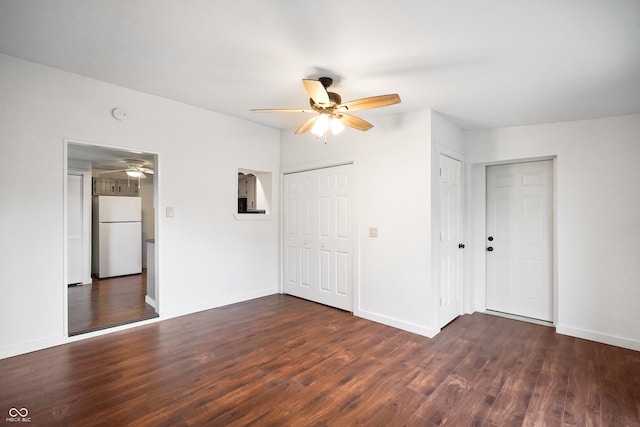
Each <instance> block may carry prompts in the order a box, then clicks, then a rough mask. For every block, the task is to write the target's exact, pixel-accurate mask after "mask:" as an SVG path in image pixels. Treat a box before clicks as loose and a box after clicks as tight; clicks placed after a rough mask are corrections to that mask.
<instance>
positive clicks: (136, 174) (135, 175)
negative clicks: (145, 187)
mask: <svg viewBox="0 0 640 427" xmlns="http://www.w3.org/2000/svg"><path fill="white" fill-rule="evenodd" d="M127 175H129V176H130V177H132V178H140V176H142V172H140V171H127Z"/></svg>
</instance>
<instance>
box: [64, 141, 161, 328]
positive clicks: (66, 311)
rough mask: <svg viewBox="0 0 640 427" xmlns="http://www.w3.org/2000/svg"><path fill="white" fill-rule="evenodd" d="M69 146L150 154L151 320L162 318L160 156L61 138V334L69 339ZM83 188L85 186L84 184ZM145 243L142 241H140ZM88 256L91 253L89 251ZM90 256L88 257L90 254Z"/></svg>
mask: <svg viewBox="0 0 640 427" xmlns="http://www.w3.org/2000/svg"><path fill="white" fill-rule="evenodd" d="M69 144H75V145H86V146H91V147H98V148H103V149H107V150H114V151H130V152H132V153H134V152H143V153H146V154H151V155H153V156H154V165H153V168H154V181H153V208H154V214H153V217H154V224H153V227H154V238H155V241H156V244H155V245H154V254H153V261H154V266H155V269H156V271H155V274H154V285H155V292H156V293H155V297H156V307H155V310H156V313H157V314H158V318H156V319H153V320H154V321H155V320H157V319H159V318H160V317H161V311H160V298H159V294H160V291H159V280H158V277H159V265H160V264H159V258H160V256H159V250H158V237H159V235H160V210H159V208H158V206H161V205H160V190H159V188H160V179H159V170H160V155H159V153H158V152H156V151H148V150H146V149H137V148H131V147H121V146H114V145H105V144H98V143H95V142H88V141H82V140H78V139H68V138H64V139H63V143H62V145H63V150H62V151H63V161H62V167H63V189H62V235H63V239H62V240H63V243H62V266H63V267H62V268H63V270H62V288H61V289H62V304H63V315H62V322H63V323H62V333H63V335H64V336H65V337H67V338H69V292H68V284H67V278H68V277H69V275H68V271H67V270H68V269H67V263H68V259H67V251H68V247H67V217H68V213H67V191H68V189H67V174H68V173H69V172H70V171H73V170H74V168H73V167H71V168H70V167H69ZM88 176H89V178H92V174H91V172H88ZM85 185H87V183H85ZM88 185H89V192H90V193H91V192H92V191H91V188H92V183H91V179H89V182H88ZM88 203H89V211H88V213H87V212H84V214H85V215H89V223H91V198H90V199H89V201H88ZM89 240H91V228H89ZM143 243H144V242H143ZM90 250H91V244H89V251H90ZM89 253H91V252H89ZM90 256H91V255H90ZM134 326H138V324H137V323H136V322H134V323H131V324H128V325H116V326H113V327H111V328H105V329H101V330H99V331H95V332H90V333H86V334H81V335H79V336H78V337H76V338H75V339H84V338H91V337H93V336H96V335H101V334H103V333H106V332H105V331H107V332H108V331H109V330H111V329H113V328H120V329H122V328H129V327H134Z"/></svg>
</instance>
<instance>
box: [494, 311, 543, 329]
mask: <svg viewBox="0 0 640 427" xmlns="http://www.w3.org/2000/svg"><path fill="white" fill-rule="evenodd" d="M484 314H488V315H491V316H497V317H504V318H507V319H511V320H519V321H521V322H527V323H535V324H536V325H542V326H550V327H553V322H548V321H546V320H540V319H535V318H533V317H526V316H518V315H517V314H510V313H503V312H501V311H496V310H485V311H484Z"/></svg>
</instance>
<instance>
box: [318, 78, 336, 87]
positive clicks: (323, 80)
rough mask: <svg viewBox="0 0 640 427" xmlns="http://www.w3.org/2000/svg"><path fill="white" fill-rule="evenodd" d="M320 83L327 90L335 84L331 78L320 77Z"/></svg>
mask: <svg viewBox="0 0 640 427" xmlns="http://www.w3.org/2000/svg"><path fill="white" fill-rule="evenodd" d="M318 81H319V82H320V83H322V86H324V88H325V89H327V88H328V87H329V86H331V85H332V84H333V79H332V78H331V77H320V78H319V79H318Z"/></svg>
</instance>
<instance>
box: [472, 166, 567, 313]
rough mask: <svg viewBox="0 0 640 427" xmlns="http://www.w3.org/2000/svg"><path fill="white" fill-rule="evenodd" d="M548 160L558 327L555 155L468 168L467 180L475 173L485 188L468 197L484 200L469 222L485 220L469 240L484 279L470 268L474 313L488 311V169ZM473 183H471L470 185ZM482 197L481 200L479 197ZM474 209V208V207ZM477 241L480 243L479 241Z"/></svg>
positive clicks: (555, 311)
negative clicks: (550, 168) (551, 185)
mask: <svg viewBox="0 0 640 427" xmlns="http://www.w3.org/2000/svg"><path fill="white" fill-rule="evenodd" d="M546 160H551V161H552V167H553V178H552V180H553V188H552V192H553V195H552V197H553V202H552V204H553V206H552V211H553V218H552V222H553V230H552V239H553V244H552V251H553V253H552V264H553V265H552V270H553V277H552V281H553V283H552V286H553V290H552V295H553V301H552V305H553V314H552V316H553V318H552V323H553V324H554V325H557V323H558V316H559V314H558V298H559V289H558V288H559V286H558V250H557V249H558V248H557V236H558V223H557V188H558V187H557V185H558V182H557V176H558V173H557V169H558V167H557V164H558V156H557V155H555V154H552V155H547V156H537V157H526V158H512V159H507V160H502V161H497V162H478V163H469V164H468V165H467V166H468V168H469V176H468V179H469V180H472V179H474V172H476V174H475V175H476V176H477V174H478V173H480V174H481V177H478V178H481V179H482V181H483V182H482V183H481V184H482V185H481V190H480V191H481V194H472V193H471V192H470V193H468V194H467V197H470V198H471V197H477V199H481V200H482V206H476V208H478V207H480V208H481V212H479V211H474V212H472V213H471V215H469V216H468V218H469V219H470V218H472V217H474V216H475V217H476V218H478V217H481V218H482V220H483V225H482V230H477V232H475V233H473V234H472V235H470V236H469V240H470V246H471V251H469V255H470V256H471V257H472V258H474V259H473V260H471V262H473V263H474V264H476V263H477V265H475V266H476V267H479V268H480V269H481V271H482V273H483V274H482V275H481V277H480V278H479V277H478V275H476V274H474V272H473V271H472V269H471V266H470V270H469V271H470V275H471V276H472V277H470V279H471V280H473V282H472V283H470V288H469V290H470V292H471V297H472V301H471V304H470V305H471V307H473V309H475V311H479V312H485V311H486V309H487V308H486V307H487V278H486V271H487V269H486V265H487V252H486V250H485V247H486V241H485V236H486V235H487V233H486V227H487V218H486V211H487V186H486V177H487V166H496V165H505V164H517V163H529V162H539V161H546ZM469 182H471V181H469ZM469 187H470V188H471V189H473V186H472V185H470V186H469ZM479 196H481V197H479ZM471 205H473V204H471ZM468 225H469V226H470V230H473V224H468ZM479 233H481V234H482V236H481V237H479V236H478V234H479ZM478 239H480V240H479V241H478ZM477 291H479V292H480V294H481V296H480V298H481V300H480V301H476V300H475V297H476V293H477Z"/></svg>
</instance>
